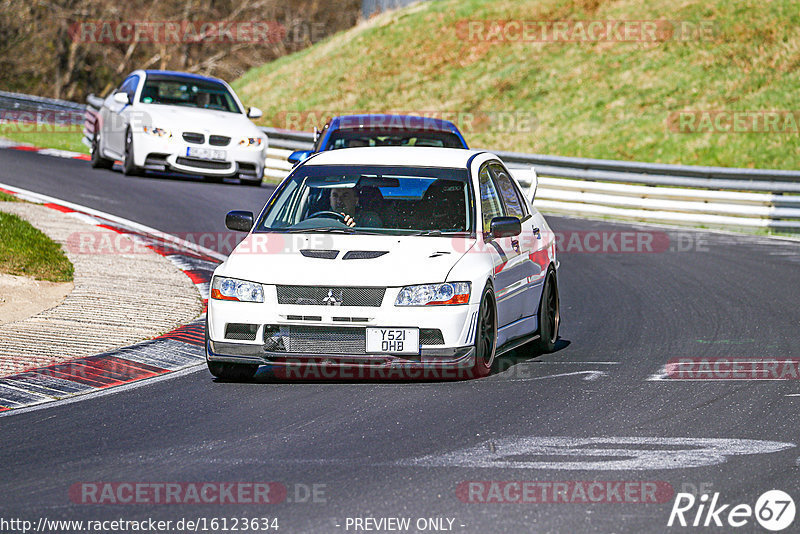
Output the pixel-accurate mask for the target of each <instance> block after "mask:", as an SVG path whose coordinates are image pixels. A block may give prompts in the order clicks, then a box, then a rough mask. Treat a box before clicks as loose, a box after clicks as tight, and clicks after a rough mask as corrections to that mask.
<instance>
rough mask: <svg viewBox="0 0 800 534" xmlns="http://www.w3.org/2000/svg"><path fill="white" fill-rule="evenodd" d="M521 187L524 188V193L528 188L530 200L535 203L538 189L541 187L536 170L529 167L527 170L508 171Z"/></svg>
mask: <svg viewBox="0 0 800 534" xmlns="http://www.w3.org/2000/svg"><path fill="white" fill-rule="evenodd" d="M508 171H509V172H510V173H511V175H512V176H513V177H514V179H515V180H517V182H519V185H521V186H522V189H523V191H524V190H525V187H526V186H527V187H528V193H527V196H528V200H530V201H531V202H533V199H534V198H535V197H536V189H537V188H538V187H539V176H538V175H537V174H536V169H534V168H533V167H529V168H527V169H508Z"/></svg>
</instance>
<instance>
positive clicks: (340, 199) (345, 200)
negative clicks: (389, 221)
mask: <svg viewBox="0 0 800 534" xmlns="http://www.w3.org/2000/svg"><path fill="white" fill-rule="evenodd" d="M359 200H360V196H359V194H358V191H356V189H355V188H353V187H335V188H333V189H331V193H330V202H331V211H335V212H337V213H341V214H342V216H343V217H344V223H345V224H346V225H347V226H350V227H354V226H356V225H358V226H366V227H372V228H378V227H380V226H382V225H383V221H382V220H381V218H380V216H379V215H378V214H377V213H375V212H374V211H367V210H365V209H363V207H362V205H361V202H359Z"/></svg>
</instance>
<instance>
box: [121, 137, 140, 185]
mask: <svg viewBox="0 0 800 534" xmlns="http://www.w3.org/2000/svg"><path fill="white" fill-rule="evenodd" d="M122 172H123V174H125V175H127V176H136V175H138V174H139V173H140V170H139V167H137V166H136V164H135V163H134V161H133V131H131V129H130V127H129V128H128V129H127V131H126V132H125V159H124V160H123V162H122Z"/></svg>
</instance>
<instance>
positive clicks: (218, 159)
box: [87, 70, 267, 186]
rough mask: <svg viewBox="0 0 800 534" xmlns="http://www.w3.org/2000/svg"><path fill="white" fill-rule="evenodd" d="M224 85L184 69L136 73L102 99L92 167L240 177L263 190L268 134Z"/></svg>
mask: <svg viewBox="0 0 800 534" xmlns="http://www.w3.org/2000/svg"><path fill="white" fill-rule="evenodd" d="M260 116H261V110H259V109H258V108H248V109H247V110H246V111H245V109H244V107H243V106H242V103H241V101H240V100H239V98H238V97H237V96H236V93H234V92H233V89H231V87H230V86H229V85H228V84H227V83H225V82H224V81H222V80H219V79H217V78H210V77H207V76H198V75H196V74H189V73H184V72H170V71H158V70H137V71H134V72H132V73H131V74H130V75H128V77H127V78H125V80H124V81H123V82H122V84H121V85H120V86H119V88H117V89H116V90H115V91H113V92H112V93H111V94H110V95H109V96H108V97H107V98H106V99H105V101H104V102H103V106H102V108H101V109H100V111H99V113H98V114H97V116H96V117H89V116H87V120H94V121H95V124H94V128H93V131H94V135H93V136H92V139H91V149H92V167H95V168H111V167H112V166H113V164H114V160H120V161H122V170H123V172H124V173H125V174H131V175H136V174H139V173H140V172H141V171H143V170H156V171H176V172H182V173H188V174H195V175H200V176H205V177H208V178H212V179H213V178H216V179H218V180H221V179H222V178H225V177H234V178H235V177H238V178H239V179H240V181H241V183H242V184H248V185H256V186H258V185H261V178H262V176H263V174H264V159H265V157H266V154H267V136H266V134H264V132H262V131H261V130H259V129H258V128H257V127H256V125H255V124H253V123H252V122H251V121H250V119H251V118H258V117H260Z"/></svg>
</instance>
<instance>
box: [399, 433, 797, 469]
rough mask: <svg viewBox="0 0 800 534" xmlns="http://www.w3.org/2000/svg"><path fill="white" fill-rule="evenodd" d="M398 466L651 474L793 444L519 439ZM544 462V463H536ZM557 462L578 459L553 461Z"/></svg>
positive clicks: (631, 438) (760, 452) (623, 438)
mask: <svg viewBox="0 0 800 534" xmlns="http://www.w3.org/2000/svg"><path fill="white" fill-rule="evenodd" d="M492 441H493V443H494V446H493V447H492V446H490V442H488V441H486V442H483V443H479V444H477V445H473V446H470V447H464V448H461V449H458V450H455V451H448V452H443V453H437V454H430V455H426V456H421V457H417V458H412V459H409V460H401V461H399V462H395V465H405V466H424V467H470V468H474V467H487V468H498V467H499V468H509V469H561V470H590V471H617V470H625V471H628V470H651V469H659V470H660V469H679V468H688V467H705V466H710V465H717V464H721V463H724V462H726V461H727V460H728V458H729V457H731V456H737V455H745V454H769V453H773V452H779V451H783V450H786V449H790V448H792V447H795V446H796V445H795V444H794V443H785V442H779V441H763V440H753V439H719V438H655V437H607V438H606V437H593V438H572V437H534V436H531V437H516V438H503V439H499V440H492ZM536 457H539V458H540V459H541V460H536ZM558 457H566V458H569V457H572V458H574V459H565V460H561V461H558V460H553V459H552V458H558Z"/></svg>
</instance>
